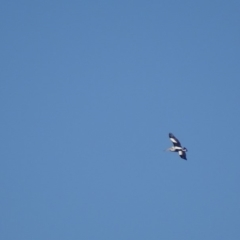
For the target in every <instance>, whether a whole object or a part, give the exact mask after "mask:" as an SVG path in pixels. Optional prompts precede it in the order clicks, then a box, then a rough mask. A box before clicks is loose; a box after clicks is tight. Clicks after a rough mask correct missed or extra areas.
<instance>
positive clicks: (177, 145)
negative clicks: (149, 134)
mask: <svg viewBox="0 0 240 240" xmlns="http://www.w3.org/2000/svg"><path fill="white" fill-rule="evenodd" d="M169 138H170V140H171V142H172V143H173V145H174V146H175V147H181V143H180V142H179V141H178V139H177V138H176V137H175V136H174V135H173V134H172V133H169Z"/></svg>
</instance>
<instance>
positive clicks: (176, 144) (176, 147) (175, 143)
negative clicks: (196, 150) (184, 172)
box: [167, 133, 187, 160]
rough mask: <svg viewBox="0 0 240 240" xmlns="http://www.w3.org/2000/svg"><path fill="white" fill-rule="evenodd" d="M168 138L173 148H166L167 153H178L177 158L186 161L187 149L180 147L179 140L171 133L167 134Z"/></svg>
mask: <svg viewBox="0 0 240 240" xmlns="http://www.w3.org/2000/svg"><path fill="white" fill-rule="evenodd" d="M169 138H170V141H171V142H172V143H173V146H172V147H170V148H168V149H167V151H171V152H178V154H179V156H180V157H181V158H182V159H184V160H187V157H186V152H187V149H186V148H185V147H182V146H181V143H180V142H179V140H178V139H177V138H176V137H175V136H174V135H173V134H172V133H169Z"/></svg>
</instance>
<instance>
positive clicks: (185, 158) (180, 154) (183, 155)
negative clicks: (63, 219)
mask: <svg viewBox="0 0 240 240" xmlns="http://www.w3.org/2000/svg"><path fill="white" fill-rule="evenodd" d="M178 154H179V156H180V157H181V158H182V159H184V160H187V156H186V153H185V152H183V151H178Z"/></svg>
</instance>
